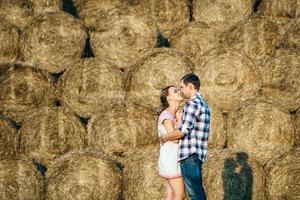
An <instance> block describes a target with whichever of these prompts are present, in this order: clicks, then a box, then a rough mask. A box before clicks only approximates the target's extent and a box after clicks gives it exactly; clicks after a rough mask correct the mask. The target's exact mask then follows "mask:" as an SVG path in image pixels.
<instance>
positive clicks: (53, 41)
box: [21, 12, 87, 73]
mask: <svg viewBox="0 0 300 200" xmlns="http://www.w3.org/2000/svg"><path fill="white" fill-rule="evenodd" d="M86 38H87V34H86V32H85V29H84V26H83V24H82V23H81V22H80V21H79V20H78V19H76V18H74V17H73V16H71V15H69V14H67V13H63V12H59V13H49V14H46V15H41V16H39V17H37V18H35V19H34V20H33V21H31V22H30V24H29V25H28V27H27V28H26V30H25V31H24V34H23V35H22V38H21V53H22V57H23V58H22V61H24V62H26V63H29V64H31V65H36V66H38V67H39V68H42V69H46V70H48V71H49V72H56V73H58V72H61V71H63V70H65V69H68V68H71V67H72V66H73V65H74V64H75V63H76V62H78V61H79V59H80V57H81V55H82V52H83V49H84V46H85V41H86Z"/></svg>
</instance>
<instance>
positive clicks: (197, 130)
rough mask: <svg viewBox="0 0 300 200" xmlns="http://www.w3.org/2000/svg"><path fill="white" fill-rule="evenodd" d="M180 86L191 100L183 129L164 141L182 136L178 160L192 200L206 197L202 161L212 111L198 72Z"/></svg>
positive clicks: (180, 126)
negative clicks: (202, 90) (204, 95)
mask: <svg viewBox="0 0 300 200" xmlns="http://www.w3.org/2000/svg"><path fill="white" fill-rule="evenodd" d="M179 87H180V90H181V94H182V95H183V97H185V98H186V99H189V101H188V102H187V103H186V105H185V106H184V109H183V113H182V117H181V123H180V125H179V128H178V129H177V130H174V131H173V132H171V133H168V134H166V135H163V136H162V137H161V138H160V140H161V142H163V143H164V142H166V141H171V140H176V139H180V140H179V155H178V161H179V162H180V168H181V173H182V176H183V179H184V183H185V186H186V189H187V191H188V193H189V196H190V197H191V199H192V200H206V195H205V191H204V188H203V186H202V164H203V162H204V161H205V158H206V152H207V142H208V135H209V125H210V111H209V108H208V105H207V104H206V102H205V101H204V100H203V99H202V96H201V95H200V93H199V89H200V79H199V78H198V77H197V76H196V75H195V74H187V75H185V76H184V77H183V78H182V79H181V82H180V85H179Z"/></svg>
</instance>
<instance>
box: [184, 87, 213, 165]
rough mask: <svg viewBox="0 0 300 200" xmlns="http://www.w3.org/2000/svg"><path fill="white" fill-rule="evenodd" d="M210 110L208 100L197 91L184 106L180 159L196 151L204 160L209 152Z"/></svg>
mask: <svg viewBox="0 0 300 200" xmlns="http://www.w3.org/2000/svg"><path fill="white" fill-rule="evenodd" d="M209 124H210V111H209V108H208V105H207V104H206V102H205V101H204V100H203V99H202V97H201V95H200V93H199V92H197V93H196V94H195V95H194V96H193V97H192V98H191V100H190V101H189V102H187V103H186V105H185V106H184V108H183V114H182V118H181V124H180V126H179V130H180V131H181V132H182V133H184V137H183V138H181V139H180V140H179V152H178V153H179V155H178V161H180V160H183V159H185V158H188V157H189V156H191V155H192V154H194V153H196V154H197V155H198V157H199V159H200V160H201V161H202V162H204V161H205V158H206V153H207V143H208V135H209Z"/></svg>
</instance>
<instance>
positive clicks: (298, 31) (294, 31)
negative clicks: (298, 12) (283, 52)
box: [281, 18, 300, 49]
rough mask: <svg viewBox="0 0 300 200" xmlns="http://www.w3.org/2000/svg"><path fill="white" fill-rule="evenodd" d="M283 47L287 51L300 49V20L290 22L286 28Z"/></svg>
mask: <svg viewBox="0 0 300 200" xmlns="http://www.w3.org/2000/svg"><path fill="white" fill-rule="evenodd" d="M283 27H284V32H285V33H284V35H283V41H282V44H281V45H282V46H283V47H285V48H287V49H300V36H299V35H300V18H297V19H293V20H290V21H289V22H288V23H287V24H285V25H284V26H283Z"/></svg>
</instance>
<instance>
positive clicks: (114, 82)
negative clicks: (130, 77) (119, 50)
mask: <svg viewBox="0 0 300 200" xmlns="http://www.w3.org/2000/svg"><path fill="white" fill-rule="evenodd" d="M59 88H60V92H59V93H60V97H61V100H62V103H63V104H64V105H66V106H68V107H70V108H71V109H72V110H74V111H75V112H76V113H77V114H79V115H80V116H83V117H90V116H91V115H92V114H93V113H96V112H97V111H98V110H100V109H102V108H103V107H105V106H107V105H110V104H113V103H116V102H122V101H123V100H124V96H125V89H124V85H123V74H122V72H121V71H120V70H118V69H117V67H116V66H115V65H114V64H111V63H110V62H106V61H104V60H98V59H86V60H84V61H81V62H80V63H78V64H77V65H76V66H74V67H73V68H72V69H70V70H68V71H67V72H65V73H64V74H63V76H62V77H61V79H60V81H59Z"/></svg>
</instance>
